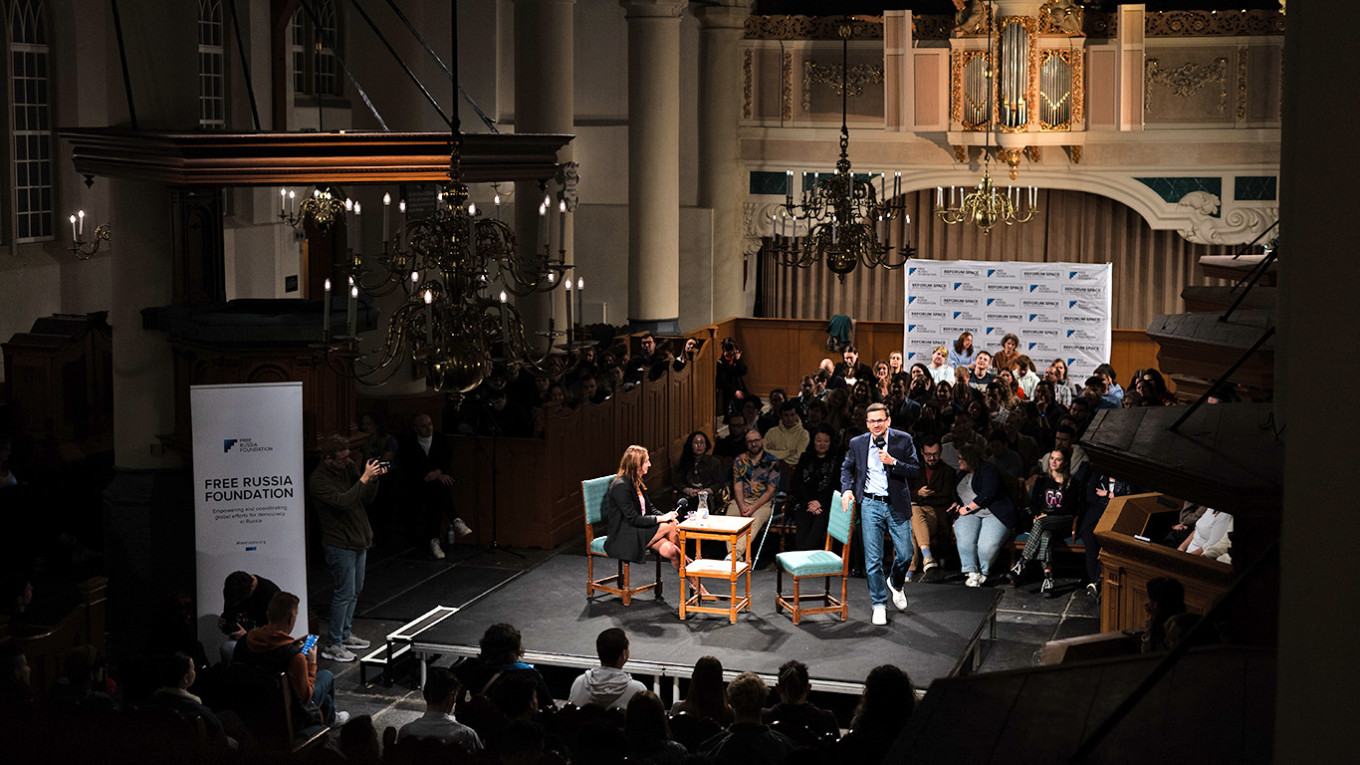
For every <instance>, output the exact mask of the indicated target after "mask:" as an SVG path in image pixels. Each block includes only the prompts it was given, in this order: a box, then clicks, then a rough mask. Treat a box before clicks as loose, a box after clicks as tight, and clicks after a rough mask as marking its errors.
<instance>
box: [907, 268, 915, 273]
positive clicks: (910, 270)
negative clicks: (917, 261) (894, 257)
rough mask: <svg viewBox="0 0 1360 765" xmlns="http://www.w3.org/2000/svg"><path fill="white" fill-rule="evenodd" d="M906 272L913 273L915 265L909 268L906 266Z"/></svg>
mask: <svg viewBox="0 0 1360 765" xmlns="http://www.w3.org/2000/svg"><path fill="white" fill-rule="evenodd" d="M907 273H908V274H914V273H916V266H912V267H911V268H908V269H907Z"/></svg>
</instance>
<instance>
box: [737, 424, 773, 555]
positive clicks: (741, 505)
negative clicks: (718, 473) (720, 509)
mask: <svg viewBox="0 0 1360 765" xmlns="http://www.w3.org/2000/svg"><path fill="white" fill-rule="evenodd" d="M778 489H779V460H777V459H775V458H774V455H772V454H770V453H769V452H767V451H765V439H764V438H763V437H762V436H761V435H760V431H759V430H756V429H755V428H751V429H749V430H747V431H746V451H745V452H744V453H742V455H741V456H740V457H737V459H736V461H734V462H733V463H732V501H731V502H730V503H728V505H727V514H728V515H740V516H741V517H743V518H753V519H755V523H754V524H752V526H751V533H752V534H758V533H760V529H761V527H763V526H764V525H765V524H766V522H768V521H769V520H770V511H771V510H772V509H773V508H772V507H771V505H770V501H771V500H773V499H774V494H775V492H776V491H777V490H778ZM727 551H728V552H729V553H731V555H732V556H733V557H734V558H736V559H737V560H743V559H745V557H746V549H745V548H744V547H742V546H741V545H733V544H732V543H731V542H728V544H727ZM754 564H755V561H752V565H754Z"/></svg>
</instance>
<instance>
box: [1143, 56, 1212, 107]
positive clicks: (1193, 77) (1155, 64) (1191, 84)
mask: <svg viewBox="0 0 1360 765" xmlns="http://www.w3.org/2000/svg"><path fill="white" fill-rule="evenodd" d="M1227 78H1228V59H1226V58H1216V59H1214V62H1213V63H1212V64H1206V65H1203V66H1201V65H1199V64H1193V63H1186V64H1182V65H1180V66H1178V67H1176V68H1175V69H1164V68H1163V67H1162V63H1161V61H1159V60H1157V59H1155V58H1149V59H1148V60H1147V65H1146V67H1145V68H1144V80H1145V81H1146V92H1147V96H1146V101H1145V102H1144V103H1143V109H1144V111H1148V112H1150V111H1152V105H1153V100H1152V93H1153V90H1152V86H1153V84H1158V85H1163V86H1165V87H1167V88H1169V89H1170V90H1171V93H1172V94H1173V95H1175V96H1179V97H1180V98H1189V97H1190V96H1192V95H1194V94H1195V93H1197V92H1199V90H1200V89H1201V88H1203V87H1204V86H1205V85H1208V84H1209V83H1211V82H1216V83H1218V91H1219V93H1218V110H1219V111H1220V112H1222V111H1223V110H1224V109H1225V108H1226V107H1227V102H1228V88H1227V85H1226V82H1227Z"/></svg>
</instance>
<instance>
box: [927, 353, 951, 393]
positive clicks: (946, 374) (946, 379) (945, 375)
mask: <svg viewBox="0 0 1360 765" xmlns="http://www.w3.org/2000/svg"><path fill="white" fill-rule="evenodd" d="M926 369H927V371H929V372H930V379H932V380H934V381H935V384H936V385H939V384H940V383H952V382H953V381H954V366H953V365H952V364H950V363H949V349H948V348H946V347H945V346H943V345H937V346H935V348H934V349H933V350H932V351H931V352H930V366H929V367H927V368H926Z"/></svg>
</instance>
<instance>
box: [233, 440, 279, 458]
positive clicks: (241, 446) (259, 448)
mask: <svg viewBox="0 0 1360 765" xmlns="http://www.w3.org/2000/svg"><path fill="white" fill-rule="evenodd" d="M232 447H235V448H236V451H238V452H240V453H241V454H250V453H252V452H272V451H274V447H272V446H267V445H265V444H259V443H256V442H255V439H253V438H224V439H222V453H223V454H226V453H227V452H229V451H231V450H232Z"/></svg>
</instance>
